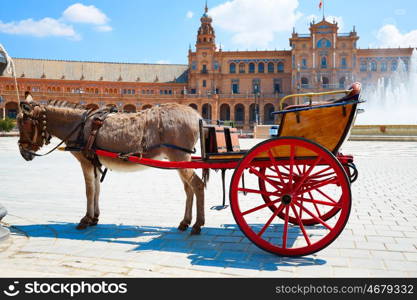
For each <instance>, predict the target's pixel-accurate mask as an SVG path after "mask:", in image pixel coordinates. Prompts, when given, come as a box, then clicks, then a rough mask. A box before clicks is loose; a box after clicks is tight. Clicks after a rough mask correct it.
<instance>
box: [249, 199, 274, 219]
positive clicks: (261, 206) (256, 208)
mask: <svg viewBox="0 0 417 300" xmlns="http://www.w3.org/2000/svg"><path fill="white" fill-rule="evenodd" d="M279 201H280V199H277V200H274V201H270V202H268V203H265V204H262V205H259V206H257V207H254V208H252V209H249V210H247V211H245V212H242V215H243V216H245V215H247V214H251V213H253V212H255V211H258V210H260V209H263V208H265V207H268V206H272V205H274V204H275V203H277V202H279Z"/></svg>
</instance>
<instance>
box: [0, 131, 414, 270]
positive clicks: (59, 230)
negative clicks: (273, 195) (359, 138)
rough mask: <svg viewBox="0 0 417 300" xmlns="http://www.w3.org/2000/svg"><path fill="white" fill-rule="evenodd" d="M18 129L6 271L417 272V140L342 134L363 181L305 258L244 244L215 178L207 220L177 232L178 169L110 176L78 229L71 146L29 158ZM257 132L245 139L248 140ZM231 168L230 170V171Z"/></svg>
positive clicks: (8, 145)
mask: <svg viewBox="0 0 417 300" xmlns="http://www.w3.org/2000/svg"><path fill="white" fill-rule="evenodd" d="M16 141H17V140H16V139H15V138H0V162H1V164H2V165H1V168H0V183H1V185H0V202H1V203H2V204H3V205H4V206H5V207H7V209H8V212H9V214H8V215H7V216H6V217H5V218H4V219H3V223H2V224H3V226H6V227H7V228H9V229H10V230H11V237H10V238H9V239H8V240H6V241H4V242H2V243H0V269H1V270H2V272H1V273H0V276H3V277H31V276H36V277H57V276H61V277H97V276H103V277H275V278H280V277H363V276H365V277H385V276H387V277H416V276H417V249H416V246H417V235H416V232H417V222H416V221H417V201H416V200H417V199H416V197H417V196H416V195H417V185H416V184H415V182H416V180H417V143H412V142H410V143H396V142H353V141H352V142H348V143H347V144H346V145H345V147H344V149H343V153H345V154H354V155H355V163H356V165H357V167H358V169H359V176H360V177H359V180H358V181H357V182H356V183H355V184H353V185H352V193H353V207H352V211H351V217H350V219H349V222H348V224H347V226H346V228H345V230H344V232H343V233H342V234H341V236H340V237H339V238H338V239H337V240H336V241H335V242H334V243H333V244H331V245H330V246H329V247H328V248H326V249H324V250H322V251H320V252H318V253H316V254H314V255H310V256H306V257H300V258H287V257H278V256H275V255H272V254H269V253H267V252H265V251H263V250H261V249H259V248H257V247H256V246H254V245H253V244H252V243H251V242H250V241H248V240H247V239H246V238H245V237H244V235H243V234H242V232H240V230H239V228H238V227H237V225H236V223H235V221H234V219H233V216H232V213H231V211H230V208H228V209H226V210H222V211H214V210H210V209H209V208H210V207H212V206H216V205H219V204H220V203H221V199H222V195H221V189H220V188H219V186H221V185H220V184H221V181H220V175H219V174H216V173H215V172H212V174H211V179H210V182H209V184H208V187H207V191H206V226H205V227H204V228H203V230H202V234H201V235H199V236H190V235H189V232H185V233H183V232H179V231H177V229H176V227H177V225H178V223H179V221H180V219H181V217H182V216H183V213H184V205H185V203H184V198H185V196H184V191H183V189H182V184H181V181H180V179H179V178H178V175H177V173H176V172H175V171H163V170H157V169H149V170H147V171H144V172H142V173H141V172H139V173H128V174H124V173H113V172H112V173H109V174H108V177H107V179H106V181H105V182H104V184H103V186H102V193H101V195H102V196H101V211H102V216H101V219H100V224H99V225H98V226H96V227H92V228H88V229H87V230H86V231H82V232H80V231H77V230H76V229H75V226H76V223H77V222H78V220H79V219H80V218H81V216H82V215H83V214H84V209H85V204H86V203H85V202H86V201H85V198H84V183H83V179H82V176H81V170H80V167H79V165H78V163H77V162H76V161H75V160H74V159H73V158H72V157H71V155H69V154H67V153H53V154H52V155H51V156H50V157H47V158H40V159H39V158H37V159H35V160H34V161H33V162H30V163H28V162H25V161H23V159H22V158H21V157H20V155H19V154H18V151H17V148H16ZM256 142H257V141H256V140H242V141H241V143H242V144H243V145H244V147H251V145H253V144H254V143H256ZM230 177H231V172H229V173H228V175H227V178H228V179H230Z"/></svg>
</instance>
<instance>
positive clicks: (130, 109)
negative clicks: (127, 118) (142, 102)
mask: <svg viewBox="0 0 417 300" xmlns="http://www.w3.org/2000/svg"><path fill="white" fill-rule="evenodd" d="M123 112H125V113H135V112H136V107H135V106H134V105H133V104H126V105H125V106H124V107H123Z"/></svg>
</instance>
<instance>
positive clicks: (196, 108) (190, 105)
mask: <svg viewBox="0 0 417 300" xmlns="http://www.w3.org/2000/svg"><path fill="white" fill-rule="evenodd" d="M188 106H189V107H192V108H194V109H195V110H197V111H198V107H197V104H194V103H191V104H189V105H188Z"/></svg>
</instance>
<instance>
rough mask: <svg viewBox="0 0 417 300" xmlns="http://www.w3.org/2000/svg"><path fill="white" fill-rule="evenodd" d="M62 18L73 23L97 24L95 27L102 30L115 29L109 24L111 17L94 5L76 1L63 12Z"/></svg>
mask: <svg viewBox="0 0 417 300" xmlns="http://www.w3.org/2000/svg"><path fill="white" fill-rule="evenodd" d="M62 19H63V20H66V21H68V22H72V23H85V24H93V25H97V26H96V27H95V29H96V30H97V31H101V32H107V31H112V30H113V28H112V27H111V26H109V25H108V24H107V23H108V22H109V21H110V19H109V17H107V16H106V14H105V13H103V12H102V11H101V10H99V9H98V8H97V7H95V6H94V5H88V6H87V5H84V4H81V3H75V4H73V5H71V6H69V7H68V8H67V9H66V10H65V11H64V12H63V13H62Z"/></svg>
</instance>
